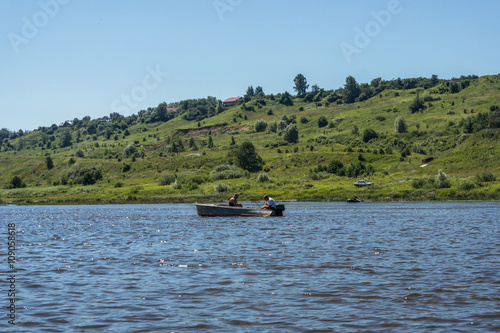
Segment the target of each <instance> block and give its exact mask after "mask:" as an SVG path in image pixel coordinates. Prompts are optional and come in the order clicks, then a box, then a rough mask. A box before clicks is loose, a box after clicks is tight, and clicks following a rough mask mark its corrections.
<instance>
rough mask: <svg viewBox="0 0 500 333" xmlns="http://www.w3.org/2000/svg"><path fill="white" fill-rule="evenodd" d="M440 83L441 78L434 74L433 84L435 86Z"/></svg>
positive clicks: (432, 77)
mask: <svg viewBox="0 0 500 333" xmlns="http://www.w3.org/2000/svg"><path fill="white" fill-rule="evenodd" d="M438 83H439V79H438V76H437V75H436V74H433V75H432V76H431V85H432V86H433V87H434V86H435V85H437V84H438Z"/></svg>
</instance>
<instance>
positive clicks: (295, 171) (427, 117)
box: [0, 76, 500, 203]
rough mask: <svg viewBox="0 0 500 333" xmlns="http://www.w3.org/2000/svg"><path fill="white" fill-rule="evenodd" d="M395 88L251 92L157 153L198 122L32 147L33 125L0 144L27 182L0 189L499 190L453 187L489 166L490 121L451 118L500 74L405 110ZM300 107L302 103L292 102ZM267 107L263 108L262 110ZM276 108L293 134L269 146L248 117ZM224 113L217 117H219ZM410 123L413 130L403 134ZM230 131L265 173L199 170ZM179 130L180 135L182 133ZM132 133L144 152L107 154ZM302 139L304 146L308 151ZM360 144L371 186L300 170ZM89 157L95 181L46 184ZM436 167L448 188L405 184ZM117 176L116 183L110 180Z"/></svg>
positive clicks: (127, 197)
mask: <svg viewBox="0 0 500 333" xmlns="http://www.w3.org/2000/svg"><path fill="white" fill-rule="evenodd" d="M395 93H396V91H392V90H386V91H383V92H382V93H381V94H380V95H377V96H375V97H372V98H371V99H369V100H367V101H364V102H359V103H354V104H343V105H336V104H331V105H330V106H328V107H326V106H324V105H325V104H324V103H323V105H322V106H316V104H315V103H308V104H306V103H304V102H302V101H300V100H295V104H294V105H293V106H291V107H288V106H284V105H281V104H278V103H277V101H272V100H269V99H267V100H266V102H267V105H266V106H264V107H262V108H260V109H259V108H258V107H257V105H255V101H251V102H249V103H247V105H254V106H255V110H256V111H243V110H242V109H241V108H240V107H239V106H237V107H233V108H230V109H229V110H227V111H225V112H223V113H221V114H219V115H217V116H215V117H212V118H207V119H204V120H203V121H202V122H201V123H200V124H199V126H200V127H201V128H210V127H211V128H212V130H213V133H212V137H213V140H214V144H215V148H214V149H207V148H203V143H202V142H205V143H206V142H207V141H208V134H207V131H206V130H205V131H202V133H199V134H193V135H192V136H193V137H194V138H195V140H196V142H197V145H198V147H200V149H199V150H197V151H186V152H183V153H180V154H163V156H160V155H161V154H159V152H161V151H162V150H163V147H164V146H165V139H166V137H167V136H170V137H173V136H176V135H178V131H177V130H178V129H192V130H198V129H199V127H198V123H197V122H189V121H186V120H183V119H181V118H176V119H173V120H171V121H169V122H166V123H155V124H138V125H134V126H133V127H130V128H129V131H130V133H131V135H130V136H127V137H121V136H120V138H119V139H118V140H114V139H111V140H105V139H104V138H103V137H102V136H100V137H98V138H97V140H95V141H93V140H92V139H91V138H90V137H88V138H84V139H87V140H85V141H83V142H80V143H78V144H74V145H73V146H72V147H68V148H58V149H52V150H42V149H41V148H40V147H35V146H34V145H33V143H34V142H36V138H37V136H39V135H41V133H39V132H33V133H30V134H29V135H25V136H24V137H23V138H21V139H17V140H14V141H13V142H14V144H17V143H18V142H17V141H19V140H23V142H24V145H25V146H26V147H27V148H25V149H21V150H18V151H8V152H1V153H0V184H2V186H5V185H7V184H8V183H9V182H10V180H11V179H12V177H13V176H14V175H18V176H20V177H21V178H22V179H23V180H24V181H25V182H26V184H27V185H28V187H27V188H24V189H11V190H8V189H1V190H0V199H1V200H2V201H3V202H39V203H54V202H68V203H86V202H131V201H132V202H134V201H140V202H141V201H142V202H176V201H217V200H225V199H227V197H228V196H229V194H230V192H236V191H238V192H240V194H241V197H242V198H243V200H245V199H246V200H260V198H261V196H262V194H263V193H264V192H265V193H269V194H271V195H272V196H274V197H275V198H277V199H278V200H285V199H288V200H294V199H296V200H345V199H346V198H347V197H350V196H352V195H358V196H361V197H362V198H364V199H366V200H434V199H496V200H497V199H499V198H500V185H499V181H498V180H497V181H496V182H492V183H483V184H480V185H481V186H476V187H475V188H473V189H470V190H467V191H464V190H460V184H461V183H462V182H464V181H470V180H471V177H473V176H474V175H475V174H477V173H479V172H483V171H489V172H492V173H493V174H494V175H496V176H497V177H498V176H499V174H500V145H499V144H498V143H499V133H498V132H499V131H498V130H483V131H481V132H478V133H474V134H471V135H468V136H467V137H464V136H463V134H462V131H461V129H460V128H458V126H457V125H458V123H459V122H460V120H461V119H463V118H465V117H467V116H470V115H471V110H473V111H474V113H473V114H477V113H478V112H488V110H489V107H490V105H493V104H496V105H498V104H499V101H500V77H499V76H487V77H482V78H480V79H478V80H476V81H474V83H472V84H471V86H469V87H468V88H466V89H464V90H462V91H460V92H459V93H457V94H442V95H437V94H436V95H433V96H434V97H441V100H439V101H434V102H432V106H431V107H429V108H427V109H426V110H425V111H424V112H423V113H416V114H410V112H409V111H408V106H409V104H410V103H411V101H412V100H413V99H414V98H415V91H414V90H406V91H402V90H399V91H398V93H399V96H397V97H395ZM427 94H429V91H425V92H422V93H421V96H425V95H427ZM323 102H324V101H323ZM301 107H302V108H303V110H302V111H299V108H301ZM269 109H271V110H272V113H273V114H272V115H268V110H269ZM395 111H396V112H395ZM284 114H286V115H287V116H291V115H295V116H296V117H297V126H298V128H299V136H300V139H299V143H298V144H295V145H288V146H282V147H279V148H272V147H269V146H268V147H266V145H268V144H270V143H273V142H277V141H278V140H281V138H280V136H279V135H278V134H276V133H269V134H265V133H255V131H254V130H253V124H254V123H255V121H256V120H259V119H263V120H266V121H267V122H268V123H271V122H279V121H280V119H281V117H282V115H284ZM321 115H324V116H326V117H327V119H328V120H329V121H333V122H334V123H336V124H337V125H336V126H335V127H334V128H330V127H323V128H318V126H317V119H318V118H319V117H320V116H321ZM302 116H305V117H307V118H308V119H309V122H308V123H306V124H303V123H301V122H300V121H298V120H299V119H300V118H301V117H302ZM400 116H403V117H404V118H405V120H406V122H407V124H408V127H409V132H410V133H405V134H397V135H396V134H394V122H395V119H396V118H397V117H400ZM244 117H246V118H247V119H244ZM234 120H236V122H235V121H234ZM224 123H227V125H226V126H222V127H219V126H220V125H221V124H224ZM354 125H356V126H357V127H358V128H359V132H360V133H362V132H363V130H364V129H367V128H372V129H374V130H376V131H377V132H378V133H379V135H380V138H379V139H377V140H372V141H370V142H369V143H364V142H363V141H362V140H361V134H360V135H357V136H356V135H354V134H352V129H353V127H354ZM417 126H418V128H419V129H418V132H419V135H415V134H411V132H412V131H416V130H417ZM320 135H323V136H326V137H327V140H326V141H325V140H323V142H322V143H320V142H316V140H315V138H317V137H318V136H320ZM231 136H233V137H234V138H235V141H236V143H237V144H238V143H241V142H243V141H246V140H248V141H251V142H252V143H253V144H254V145H255V146H256V148H257V151H258V153H259V155H260V156H261V157H262V158H263V159H264V161H265V162H266V165H265V169H264V170H265V172H266V173H267V174H268V175H269V177H270V179H271V181H270V182H268V183H259V182H257V181H256V178H257V174H250V173H247V174H246V176H245V177H242V178H239V179H234V180H224V181H219V182H213V181H211V180H210V178H209V177H207V176H209V174H210V172H211V171H212V170H213V168H214V167H215V166H217V165H219V164H224V163H226V162H227V160H228V158H227V153H228V151H229V149H230V148H231V146H230V142H231ZM189 137H190V136H189V135H184V136H182V138H183V140H184V141H185V142H186V143H187V140H188V139H189ZM134 141H138V142H139V144H137V146H138V148H139V151H141V152H144V153H145V157H144V158H137V159H136V161H135V162H132V161H131V159H129V158H123V160H121V159H117V158H108V156H109V155H112V154H117V155H120V156H121V154H122V152H123V149H124V148H125V147H126V146H127V145H128V144H129V143H131V142H134ZM398 141H404V142H406V143H408V144H410V145H411V147H412V149H415V148H416V147H417V148H420V149H421V150H425V151H426V152H427V155H432V156H433V157H435V158H436V159H435V160H434V161H433V162H431V163H429V165H428V166H427V167H425V168H422V167H420V165H421V163H420V160H421V159H422V158H423V157H425V156H424V155H419V154H417V153H412V155H411V156H410V157H407V158H405V159H403V160H401V158H400V154H399V150H398V149H397V147H396V146H394V145H393V144H394V142H398ZM96 144H98V146H99V147H97V145H96ZM311 145H312V146H313V147H314V149H313V150H312V151H311V150H310V146H311ZM391 145H393V146H392V149H393V153H392V154H390V155H381V154H374V153H373V151H374V150H377V151H378V150H380V149H381V148H382V149H385V148H387V147H388V146H391ZM347 146H351V147H353V148H354V151H353V152H346V151H345V150H346V147H347ZM295 147H297V148H295ZM77 149H81V150H82V151H83V152H84V154H85V157H84V158H77V157H74V156H75V152H76V150H77ZM294 149H298V152H294ZM360 150H362V152H361V153H362V154H363V156H364V157H365V159H366V163H369V164H372V165H373V166H374V168H375V170H376V172H375V174H374V175H372V176H370V177H369V179H370V180H371V181H373V182H375V184H376V185H375V186H374V187H373V188H362V189H358V188H355V187H354V186H353V185H352V184H353V182H354V181H355V179H352V178H347V177H338V176H336V175H330V174H321V175H320V176H322V177H326V178H322V179H317V178H318V177H312V176H311V174H310V172H309V171H310V169H312V168H314V167H316V166H317V165H318V164H322V165H327V164H328V163H329V162H330V161H332V160H341V161H342V162H343V164H344V165H346V166H347V165H349V164H350V163H352V162H356V161H357V158H358V154H359V153H360ZM47 153H50V155H51V157H52V159H53V160H54V163H55V167H54V168H53V169H51V170H47V168H46V166H45V155H46V154H47ZM71 157H73V158H74V159H75V160H76V163H75V164H73V165H69V164H68V161H69V159H70V158H71ZM124 164H129V165H131V167H132V168H131V170H130V171H128V172H122V168H123V165H124ZM91 167H96V168H99V169H101V170H102V172H103V176H104V177H103V180H101V181H99V182H98V183H97V184H96V185H91V186H80V185H66V186H62V185H58V186H54V182H56V183H57V182H58V181H59V180H60V179H61V178H62V177H64V176H65V175H67V174H68V172H73V171H77V170H81V169H84V168H91ZM439 169H442V170H443V171H445V172H446V173H447V174H448V175H449V176H450V177H451V180H452V187H451V188H447V189H419V190H417V189H413V188H412V186H411V182H412V180H413V179H415V178H418V177H430V176H435V175H436V174H437V172H438V170H439ZM167 173H171V174H175V175H176V176H177V178H178V183H179V184H181V188H177V189H176V188H174V187H173V186H171V185H167V186H158V180H159V178H160V177H161V176H162V175H164V174H167ZM196 176H198V177H205V178H206V181H205V182H203V183H201V184H199V186H198V188H192V187H193V186H190V184H192V182H190V179H193V177H196ZM319 178H321V177H319ZM217 183H225V184H228V185H229V191H228V192H226V193H216V192H215V191H214V185H215V184H217ZM117 184H119V185H122V186H121V187H116V186H117ZM190 187H191V188H192V189H190Z"/></svg>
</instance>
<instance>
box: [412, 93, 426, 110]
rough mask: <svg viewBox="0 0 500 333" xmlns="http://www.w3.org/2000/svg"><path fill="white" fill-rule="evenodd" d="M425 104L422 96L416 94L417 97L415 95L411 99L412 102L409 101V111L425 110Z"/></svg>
mask: <svg viewBox="0 0 500 333" xmlns="http://www.w3.org/2000/svg"><path fill="white" fill-rule="evenodd" d="M425 108H426V106H425V102H424V100H423V99H422V98H420V96H418V95H417V97H415V99H414V100H413V102H411V104H410V107H409V109H410V112H411V113H415V112H419V111H420V112H422V111H423V110H425Z"/></svg>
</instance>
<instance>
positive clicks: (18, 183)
mask: <svg viewBox="0 0 500 333" xmlns="http://www.w3.org/2000/svg"><path fill="white" fill-rule="evenodd" d="M23 187H26V184H25V183H24V182H23V180H22V179H21V177H19V176H14V177H13V178H12V180H11V181H10V188H23Z"/></svg>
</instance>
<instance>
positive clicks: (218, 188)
mask: <svg viewBox="0 0 500 333" xmlns="http://www.w3.org/2000/svg"><path fill="white" fill-rule="evenodd" d="M214 190H215V192H217V193H223V192H227V191H229V185H227V184H223V183H217V184H215V185H214Z"/></svg>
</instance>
